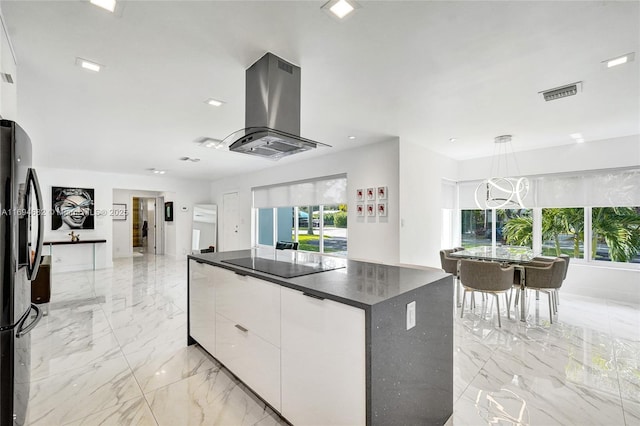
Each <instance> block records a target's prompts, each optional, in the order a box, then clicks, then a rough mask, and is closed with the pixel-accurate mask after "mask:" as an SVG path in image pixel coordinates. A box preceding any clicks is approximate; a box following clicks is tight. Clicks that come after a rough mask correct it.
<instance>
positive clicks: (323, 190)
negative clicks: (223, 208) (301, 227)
mask: <svg viewBox="0 0 640 426" xmlns="http://www.w3.org/2000/svg"><path fill="white" fill-rule="evenodd" d="M346 203H347V176H346V175H344V174H342V175H334V176H326V177H321V178H315V179H306V180H302V181H296V182H287V183H281V184H275V185H268V186H258V187H254V188H253V206H254V207H255V208H273V207H292V206H318V205H327V204H346Z"/></svg>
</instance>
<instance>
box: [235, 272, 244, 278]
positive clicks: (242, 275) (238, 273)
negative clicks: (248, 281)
mask: <svg viewBox="0 0 640 426" xmlns="http://www.w3.org/2000/svg"><path fill="white" fill-rule="evenodd" d="M234 272H235V273H236V275H240V276H241V277H246V276H247V274H241V273H240V272H237V271H234Z"/></svg>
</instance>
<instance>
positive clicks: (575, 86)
mask: <svg viewBox="0 0 640 426" xmlns="http://www.w3.org/2000/svg"><path fill="white" fill-rule="evenodd" d="M579 89H582V82H581V81H578V82H577V83H571V84H567V85H566V86H562V87H556V88H554V89H549V90H545V91H543V92H538V93H542V96H544V100H545V101H555V100H556V99H560V98H566V97H567V96H573V95H575V94H576V93H578V90H579Z"/></svg>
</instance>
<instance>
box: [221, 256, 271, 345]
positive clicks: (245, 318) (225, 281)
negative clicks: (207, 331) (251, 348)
mask: <svg viewBox="0 0 640 426" xmlns="http://www.w3.org/2000/svg"><path fill="white" fill-rule="evenodd" d="M214 274H215V275H214V277H213V279H214V282H215V286H216V313H218V314H220V315H223V316H225V317H226V318H228V319H229V320H231V321H235V322H236V323H239V324H242V325H243V326H244V327H246V328H248V329H249V330H251V332H252V333H254V334H257V335H258V336H260V337H262V338H263V339H265V340H266V341H268V342H270V343H272V344H273V345H275V346H277V347H280V286H279V285H276V284H273V283H270V282H268V281H264V280H261V279H257V278H253V277H249V276H243V275H238V274H236V273H235V272H232V271H228V270H226V269H223V268H214Z"/></svg>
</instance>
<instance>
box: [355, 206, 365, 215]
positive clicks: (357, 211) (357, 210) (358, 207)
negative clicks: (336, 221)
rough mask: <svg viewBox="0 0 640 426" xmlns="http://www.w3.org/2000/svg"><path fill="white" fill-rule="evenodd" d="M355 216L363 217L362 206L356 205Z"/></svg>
mask: <svg viewBox="0 0 640 426" xmlns="http://www.w3.org/2000/svg"><path fill="white" fill-rule="evenodd" d="M356 216H364V204H356Z"/></svg>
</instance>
